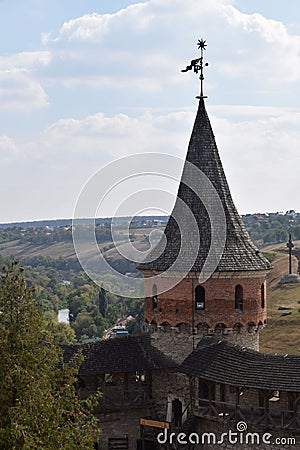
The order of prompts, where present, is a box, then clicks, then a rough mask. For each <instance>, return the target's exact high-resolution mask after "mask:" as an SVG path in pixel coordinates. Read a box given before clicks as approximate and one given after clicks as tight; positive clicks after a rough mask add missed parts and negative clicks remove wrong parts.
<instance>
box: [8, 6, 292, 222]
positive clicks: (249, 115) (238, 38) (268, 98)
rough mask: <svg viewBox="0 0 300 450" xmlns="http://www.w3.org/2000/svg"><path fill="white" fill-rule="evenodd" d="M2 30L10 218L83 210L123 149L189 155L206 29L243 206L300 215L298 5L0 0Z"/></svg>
mask: <svg viewBox="0 0 300 450" xmlns="http://www.w3.org/2000/svg"><path fill="white" fill-rule="evenodd" d="M0 30H1V31H0V33H1V39H0V198H1V209H0V222H1V223H2V222H13V221H24V220H38V219H52V218H69V217H72V214H73V210H74V207H75V204H76V199H77V197H78V195H79V193H80V191H81V189H82V188H83V186H84V185H85V183H86V182H87V180H89V178H90V177H91V176H92V175H93V174H94V173H95V171H97V170H99V169H101V168H103V167H104V166H105V165H107V164H110V163H112V162H113V161H115V160H116V159H118V158H121V157H127V156H130V155H133V154H141V153H145V152H156V153H167V154H170V155H172V156H175V157H180V158H184V157H185V154H186V151H187V146H188V140H189V137H190V134H191V129H192V125H193V121H194V118H195V113H196V109H197V100H196V99H195V96H196V95H198V92H199V81H198V79H197V77H196V76H195V74H193V73H192V72H188V73H182V72H181V69H183V68H184V67H185V66H186V65H187V64H188V63H189V62H190V60H191V59H194V58H196V57H198V55H199V52H198V49H197V41H198V39H201V38H203V39H205V40H206V41H207V50H206V52H205V60H206V61H207V62H208V63H209V66H208V67H207V68H206V70H205V84H204V86H205V95H207V96H208V98H207V99H206V108H207V111H208V114H209V117H210V120H211V123H212V126H213V130H214V134H215V136H216V141H217V144H218V148H219V152H220V155H221V159H222V162H223V165H224V168H225V171H226V175H227V180H228V183H229V186H230V189H231V193H232V196H233V199H234V202H235V204H236V206H237V208H238V211H239V212H240V213H241V214H246V213H254V212H267V211H268V212H272V211H286V210H289V209H295V210H296V211H300V205H299V190H300V189H299V188H300V177H299V169H300V152H299V145H298V143H299V142H300V126H299V125H300V100H299V99H300V92H299V91H300V83H299V81H300V56H299V50H300V4H299V0H288V2H282V1H281V0H273V1H272V2H270V1H269V0H145V1H141V2H137V1H133V0H114V1H111V0H98V1H97V0H64V1H63V2H59V1H57V0H51V1H50V0H15V1H14V2H11V1H8V0H0ZM125 162H126V160H125ZM140 178H141V179H142V177H140ZM138 189H141V187H140V186H139V187H138ZM170 189H171V190H173V193H174V194H176V184H174V183H173V184H172V186H171V188H170ZM118 195H119V196H120V195H122V193H120V192H119V193H118ZM155 206H156V205H155ZM157 207H158V208H159V205H158V206H157ZM170 207H171V206H170ZM111 212H112V210H111V209H110V208H109V207H107V208H106V209H103V210H102V211H101V215H102V216H109V215H111ZM166 212H170V211H166Z"/></svg>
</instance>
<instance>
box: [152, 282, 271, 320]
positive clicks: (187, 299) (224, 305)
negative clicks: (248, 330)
mask: <svg viewBox="0 0 300 450" xmlns="http://www.w3.org/2000/svg"><path fill="white" fill-rule="evenodd" d="M160 281H161V280H160ZM162 282H163V280H162ZM147 283H148V284H150V285H151V284H152V283H153V281H152V280H151V279H147V278H145V284H147ZM262 284H264V286H265V287H264V291H265V293H266V281H265V275H262V276H256V277H234V278H233V277H232V278H213V277H211V278H210V279H209V280H207V281H206V282H205V283H204V284H202V286H203V287H204V289H205V309H204V310H203V311H195V308H194V303H195V288H196V286H197V285H198V282H197V280H196V279H195V278H189V277H188V278H184V279H183V280H181V281H180V282H179V283H178V284H177V285H176V286H175V287H173V288H172V289H171V290H168V291H166V292H163V293H161V294H158V296H157V306H156V307H155V308H153V299H152V297H146V299H145V320H146V322H147V323H149V324H151V323H155V324H157V325H163V324H164V323H167V324H169V325H170V326H171V327H176V326H178V325H180V324H186V325H188V326H190V327H191V326H192V325H193V322H194V326H195V327H197V326H200V325H201V324H206V325H207V327H208V328H215V327H217V326H218V324H223V325H224V326H225V327H226V328H233V327H234V326H235V325H236V324H240V325H242V326H243V327H247V326H248V325H249V324H253V325H256V326H257V325H259V324H261V325H262V324H265V323H266V319H267V308H266V297H265V298H264V307H262V302H261V285H262ZM237 285H241V286H242V288H243V310H236V309H235V287H236V286H237ZM157 288H158V292H159V291H160V288H161V284H160V285H159V284H158V283H157ZM146 292H148V293H149V292H151V286H146ZM193 317H194V319H193Z"/></svg>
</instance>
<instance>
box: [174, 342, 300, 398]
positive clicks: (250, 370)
mask: <svg viewBox="0 0 300 450" xmlns="http://www.w3.org/2000/svg"><path fill="white" fill-rule="evenodd" d="M179 371H180V372H183V373H186V374H188V375H194V376H196V377H199V378H203V379H205V380H210V381H215V382H217V383H224V384H229V385H233V386H240V387H252V388H256V389H267V390H278V391H291V392H300V377H299V373H300V356H295V355H285V356H284V355H274V354H270V355H269V354H265V353H260V352H256V351H254V350H249V349H246V348H242V347H238V346H234V345H230V344H227V343H225V342H224V341H219V342H216V341H215V340H214V339H213V338H212V337H209V336H208V337H205V338H203V339H202V340H201V341H200V343H199V345H198V347H197V348H196V350H194V351H193V352H192V353H191V354H190V355H189V356H188V357H187V358H186V359H185V360H184V361H183V363H182V364H181V366H180V368H179Z"/></svg>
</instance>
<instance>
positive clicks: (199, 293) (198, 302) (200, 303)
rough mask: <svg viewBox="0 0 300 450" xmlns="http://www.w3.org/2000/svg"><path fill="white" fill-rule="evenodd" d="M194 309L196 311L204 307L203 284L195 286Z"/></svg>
mask: <svg viewBox="0 0 300 450" xmlns="http://www.w3.org/2000/svg"><path fill="white" fill-rule="evenodd" d="M195 309H196V311H203V310H204V309H205V289H204V287H203V286H197V287H196V289H195Z"/></svg>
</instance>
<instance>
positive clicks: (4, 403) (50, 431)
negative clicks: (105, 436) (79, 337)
mask: <svg viewBox="0 0 300 450" xmlns="http://www.w3.org/2000/svg"><path fill="white" fill-rule="evenodd" d="M32 293H33V291H32V289H30V288H28V287H26V284H25V281H24V278H23V275H22V269H21V268H19V266H18V264H17V263H16V262H13V263H12V267H11V268H10V269H7V268H3V275H2V279H1V284H0V360H1V371H0V448H1V449H5V450H19V449H25V450H29V449H30V450H32V449H33V450H35V449H43V450H57V449H64V450H73V449H74V450H75V449H81V450H85V449H92V448H93V442H94V441H95V440H98V434H99V431H97V430H98V428H97V419H96V418H95V416H94V415H93V414H92V411H93V409H94V408H95V406H96V405H97V404H98V400H99V396H100V394H99V393H97V394H95V395H94V396H92V397H89V398H88V399H86V400H80V399H79V398H78V397H77V395H76V388H75V386H76V375H77V373H78V365H79V364H80V361H81V357H80V355H77V357H76V358H74V359H73V362H71V363H68V364H65V363H63V361H62V353H61V351H60V348H59V347H58V345H57V343H56V341H55V339H54V338H53V337H52V336H51V334H50V332H49V331H47V330H46V329H45V320H44V317H43V313H42V310H41V308H40V307H39V305H38V304H37V301H36V300H35V299H34V298H33V296H32Z"/></svg>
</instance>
